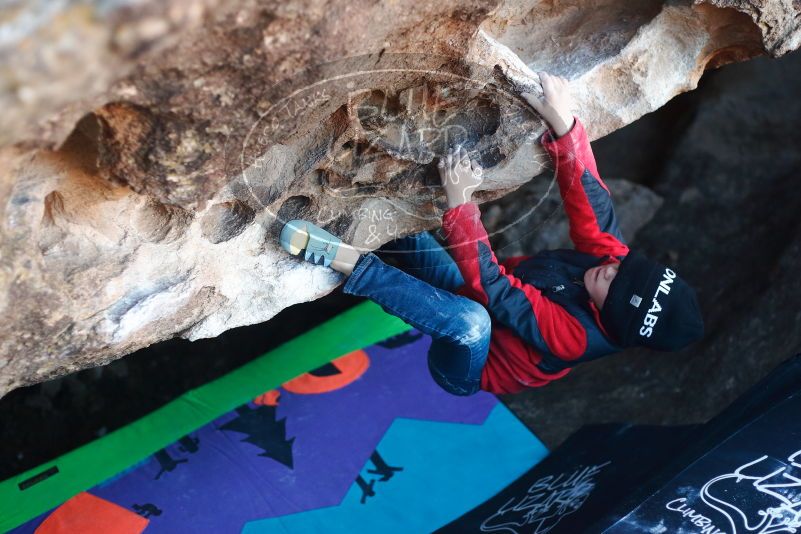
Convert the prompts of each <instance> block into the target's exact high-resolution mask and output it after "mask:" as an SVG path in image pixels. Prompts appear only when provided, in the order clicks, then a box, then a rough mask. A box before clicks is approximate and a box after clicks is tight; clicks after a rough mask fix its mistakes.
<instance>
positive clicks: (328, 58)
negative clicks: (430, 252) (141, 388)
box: [0, 0, 801, 394]
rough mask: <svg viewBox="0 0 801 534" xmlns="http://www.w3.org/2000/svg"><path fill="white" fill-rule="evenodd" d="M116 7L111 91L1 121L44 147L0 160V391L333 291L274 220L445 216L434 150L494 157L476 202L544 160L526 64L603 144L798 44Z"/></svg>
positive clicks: (178, 6) (383, 8)
mask: <svg viewBox="0 0 801 534" xmlns="http://www.w3.org/2000/svg"><path fill="white" fill-rule="evenodd" d="M101 4H103V3H100V4H98V6H101ZM110 4H111V5H112V6H113V5H114V2H111V3H110ZM123 4H124V3H123ZM65 5H67V6H68V7H66V8H64V9H65V10H68V9H74V8H75V7H74V6H73V5H72V4H65ZM19 9H24V8H19ZM96 9H100V7H97V6H96ZM107 9H111V10H113V9H114V8H113V7H108V8H107ZM117 9H121V8H117ZM124 9H126V10H127V11H125V13H124V14H123V15H119V13H117V12H114V13H117V14H116V15H107V16H108V17H111V18H113V16H118V17H119V20H121V21H122V22H119V24H121V25H122V26H121V27H130V28H134V29H133V30H131V31H130V33H131V35H132V37H129V38H128V40H127V41H125V42H126V43H128V48H125V47H123V48H122V50H127V52H126V53H120V52H119V50H120V48H119V47H118V48H117V49H115V50H116V51H115V50H112V52H108V51H104V52H103V53H106V54H110V55H109V56H108V57H110V58H119V61H116V62H112V63H113V64H111V65H108V66H106V67H105V70H104V68H103V67H97V69H96V70H97V72H95V71H93V70H92V69H87V70H88V71H89V72H90V74H91V75H92V76H95V78H98V79H100V82H98V84H99V85H100V86H102V87H101V88H99V89H98V88H97V87H96V86H92V85H91V83H90V81H91V80H87V79H81V77H80V74H73V73H58V72H57V73H56V77H55V78H56V79H57V80H69V84H68V85H65V87H75V88H76V89H75V90H74V91H67V93H68V94H69V97H67V96H65V95H64V94H62V93H60V95H59V99H57V100H58V102H56V103H53V104H52V106H55V105H56V104H57V105H58V106H59V108H60V107H62V106H64V111H62V112H61V113H59V114H58V115H57V116H56V117H55V119H49V120H46V121H44V122H42V119H45V118H47V117H48V116H49V115H50V113H51V112H53V111H54V110H53V109H49V108H50V106H42V107H43V108H44V109H43V110H41V114H40V110H39V106H29V107H28V108H25V109H22V110H20V111H18V112H15V114H12V115H10V118H9V119H8V120H9V121H10V122H9V123H8V124H7V128H4V129H3V130H4V131H7V132H14V133H11V134H5V135H6V138H5V139H6V140H7V141H10V140H21V139H22V137H20V136H17V135H16V132H17V131H22V129H18V128H16V126H17V125H19V124H21V123H24V122H28V123H38V124H40V126H38V127H36V128H34V129H33V130H31V131H32V132H33V133H31V134H27V135H30V136H32V137H35V139H36V140H35V141H30V140H29V141H25V142H18V143H16V144H15V145H12V146H8V147H7V148H5V149H4V150H3V151H2V152H0V198H1V199H2V204H0V221H1V222H0V224H2V226H0V228H1V230H0V232H2V234H1V237H0V239H1V241H0V295H2V300H0V308H2V311H3V315H4V319H5V320H4V322H3V325H2V326H0V394H2V393H4V392H7V391H8V390H10V389H13V388H15V387H18V386H20V385H25V384H30V383H33V382H37V381H41V380H44V379H46V378H49V377H52V376H55V375H58V374H63V373H67V372H71V371H74V370H77V369H80V368H83V367H87V366H92V365H99V364H102V363H106V362H108V361H110V360H111V359H114V358H116V357H119V356H121V355H124V354H126V353H128V352H131V351H133V350H135V349H137V348H140V347H143V346H146V345H148V344H151V343H154V342H156V341H159V340H163V339H166V338H169V337H173V336H183V337H187V338H189V339H197V338H202V337H209V336H215V335H217V334H219V333H220V332H222V331H224V330H226V329H229V328H233V327H235V326H240V325H245V324H252V323H256V322H261V321H265V320H267V319H269V318H270V317H272V316H273V315H275V314H276V313H277V312H278V311H280V310H281V309H283V308H285V307H287V306H289V305H291V304H293V303H296V302H301V301H307V300H311V299H314V298H316V297H319V296H321V295H324V294H325V293H327V292H329V291H331V290H332V289H333V288H334V287H335V286H336V285H337V283H339V281H340V278H339V276H338V275H336V274H335V273H332V272H330V271H329V270H327V269H324V268H318V267H313V266H311V265H309V264H305V263H301V262H298V261H296V260H295V259H294V258H291V257H289V256H287V255H285V254H284V253H282V252H281V251H280V249H279V248H278V247H277V245H276V241H275V236H276V235H277V232H278V230H279V229H280V227H281V225H282V222H283V221H286V220H288V219H291V218H308V219H311V220H313V221H315V222H317V223H318V224H321V225H323V226H325V227H326V228H327V229H329V230H330V231H332V232H335V233H337V234H339V235H342V236H343V237H344V238H346V239H347V240H349V241H352V242H354V243H355V244H356V245H358V246H361V247H363V248H365V249H367V250H369V249H374V248H376V247H378V246H379V245H381V244H382V243H383V242H386V241H388V240H390V239H392V238H393V237H395V236H400V235H403V234H406V233H410V232H413V231H416V230H420V229H424V228H433V227H436V226H438V225H439V221H440V217H441V214H442V210H443V207H444V206H443V202H442V201H443V198H442V197H441V195H440V192H439V188H438V187H437V186H436V184H437V177H436V171H435V161H436V157H437V155H439V154H441V153H442V152H443V151H444V150H445V149H447V148H448V147H449V146H452V145H453V144H456V143H459V144H462V145H464V146H466V147H467V148H468V149H469V150H470V151H471V153H472V154H473V156H474V157H476V158H478V159H480V161H481V162H482V164H483V165H484V167H485V169H486V174H485V176H486V179H485V183H484V184H483V185H482V188H483V190H482V191H480V192H479V194H478V199H479V200H480V201H484V200H490V199H494V198H498V197H500V196H503V195H504V194H506V193H509V192H510V191H513V190H515V189H516V188H517V187H519V186H520V185H522V184H524V183H526V182H527V181H530V180H531V179H532V178H533V177H534V176H538V175H540V174H542V173H543V172H547V171H548V164H547V163H548V162H547V160H546V159H545V158H544V157H543V153H542V151H541V150H540V149H539V148H538V146H537V144H536V138H537V136H538V134H539V133H541V132H542V131H543V129H544V126H543V125H542V123H541V121H539V119H538V118H537V117H536V116H535V115H534V114H533V113H532V112H531V111H530V110H529V109H528V108H527V107H526V106H525V105H524V103H523V102H522V101H521V100H520V98H519V92H520V91H521V90H532V89H536V75H535V74H534V73H533V70H541V69H544V70H548V71H551V72H554V73H557V74H561V75H564V76H566V77H567V78H569V79H570V80H571V87H572V89H573V91H574V94H575V96H576V100H577V106H578V109H577V110H576V112H577V114H578V115H580V116H581V117H582V120H583V122H584V123H585V124H586V125H587V127H588V131H589V133H590V136H591V138H593V139H594V138H597V137H601V136H603V135H605V134H607V133H609V132H612V131H614V130H616V129H617V128H620V127H621V126H623V125H626V124H628V123H630V122H632V121H634V120H635V119H637V118H638V117H640V116H642V115H643V114H645V113H648V112H650V111H653V110H654V109H656V108H658V107H659V106H661V105H663V104H664V103H665V102H666V101H668V100H669V99H670V98H672V97H673V96H675V95H676V94H678V93H681V92H683V91H687V90H689V89H692V88H694V87H695V85H696V83H697V81H698V79H699V78H700V76H701V75H702V73H703V72H704V70H705V69H707V68H713V67H718V66H720V65H723V64H725V63H729V62H733V61H740V60H745V59H748V58H751V57H754V56H757V55H765V54H768V55H772V56H778V55H781V54H784V53H786V52H787V51H789V50H792V49H794V48H796V47H798V45H799V20H800V19H799V11H801V5H799V3H798V2H797V1H795V2H792V3H791V2H790V1H789V0H786V1H782V2H780V1H776V2H762V3H759V2H747V3H746V2H742V3H740V2H695V3H691V2H668V3H661V2H653V1H638V2H626V3H625V4H624V3H620V2H612V1H606V0H602V1H592V2H565V3H553V2H540V1H533V0H532V1H523V2H520V1H517V2H502V1H494V2H490V1H483V2H481V1H472V2H462V1H460V2H456V1H439V2H392V3H387V2H379V3H374V2H367V1H355V2H353V1H350V2H344V1H343V2H322V1H314V0H305V1H293V2H277V1H276V2H258V3H256V2H250V1H245V0H240V1H236V2H225V3H222V2H220V3H219V4H217V3H215V2H211V1H206V2H200V1H197V2H191V1H188V0H187V1H185V2H180V1H178V0H173V1H170V2H166V3H164V2H162V3H160V5H159V6H156V4H155V3H153V4H151V3H148V2H143V3H136V4H131V5H129V6H127V7H124ZM153 13H156V14H159V13H160V14H162V15H163V16H162V17H161V18H159V16H156V15H152V14H153ZM149 14H150V15H149ZM54 16H55V15H54ZM170 17H172V18H170ZM159 20H168V21H171V22H170V23H169V25H168V26H167V27H166V28H165V27H163V26H159V23H158V21H159ZM125 21H128V23H127V24H128V26H125V24H126V22H125ZM131 21H133V22H131ZM99 27H100V28H102V27H103V26H102V25H101V26H99ZM42 28H45V29H51V30H52V32H51V33H53V34H54V35H61V34H59V33H58V31H57V28H55V29H52V28H48V27H47V26H46V25H45V26H41V27H40V28H39V30H37V31H44V30H43V29H42ZM148 28H150V29H148ZM157 30H159V31H157ZM65 31H66V30H65ZM98 31H103V30H98ZM123 34H124V32H123ZM2 35H8V34H2ZM113 35H115V36H119V32H117V33H113ZM29 37H30V35H29V34H25V35H23V36H22V37H19V38H18V39H17V40H16V41H15V40H14V36H13V35H12V36H11V37H10V38H9V39H11V43H12V45H14V44H19V42H20V40H24V39H29ZM136 43H140V44H141V46H137V45H136ZM142 43H143V44H142ZM6 44H7V43H0V45H4V46H5V45H6ZM50 44H52V43H50ZM41 46H42V47H43V49H46V48H47V46H49V45H48V43H47V36H45V37H43V42H41ZM91 46H92V45H91V44H90V45H89V48H90V49H91ZM96 48H97V49H98V51H99V50H101V49H102V46H101V45H99V44H96ZM90 51H91V50H90ZM3 53H4V54H9V53H10V52H9V50H8V49H7V50H5V52H3ZM98 53H100V52H98ZM114 53H116V54H117V55H116V56H114ZM104 57H106V56H104ZM341 58H345V59H341ZM19 62H20V63H21V66H20V69H21V70H20V72H22V73H25V74H26V76H27V78H26V79H27V80H28V85H25V87H24V89H25V91H23V93H22V94H24V95H27V96H26V98H27V99H28V101H30V102H34V103H35V102H39V101H47V98H46V95H48V94H49V93H48V91H49V88H48V83H50V80H52V79H53V78H54V77H53V76H52V75H49V76H39V77H37V76H36V75H35V73H36V69H35V68H33V67H31V66H29V65H28V66H26V63H25V60H24V57H23V58H22V59H19ZM101 64H102V63H101ZM101 71H102V72H101ZM62 74H63V76H62ZM59 76H61V77H59ZM118 76H119V78H118V79H117V77H118ZM40 79H41V80H47V83H46V82H44V81H40ZM111 79H116V81H115V82H114V83H110V84H109V83H107V81H108V80H111ZM87 84H88V85H87ZM87 86H92V87H93V88H92V89H91V90H89V91H87V92H86V93H83V92H82V90H81V89H82V88H84V87H87ZM18 93H19V91H18ZM74 93H78V94H74ZM3 94H4V95H5V97H8V95H9V94H10V93H9V91H7V90H6V91H5V92H4V93H3ZM73 97H74V98H73ZM3 120H6V118H4V119H3Z"/></svg>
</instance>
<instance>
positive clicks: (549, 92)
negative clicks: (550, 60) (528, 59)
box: [521, 71, 574, 137]
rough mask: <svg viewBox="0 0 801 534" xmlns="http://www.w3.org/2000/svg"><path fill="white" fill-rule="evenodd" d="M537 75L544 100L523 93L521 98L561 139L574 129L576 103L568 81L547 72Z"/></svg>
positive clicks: (540, 72)
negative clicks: (571, 94)
mask: <svg viewBox="0 0 801 534" xmlns="http://www.w3.org/2000/svg"><path fill="white" fill-rule="evenodd" d="M537 74H538V75H539V77H540V83H541V84H542V95H543V96H542V98H540V97H539V96H538V95H535V94H532V93H523V94H522V95H521V96H522V97H523V98H525V99H526V102H528V103H529V104H530V105H531V107H533V108H534V110H535V111H536V112H537V113H539V114H540V115H541V116H542V118H543V119H545V121H546V122H547V123H548V125H549V126H550V127H551V129H552V130H553V131H554V133H555V134H556V137H561V136H563V135H565V134H566V133H567V132H569V131H570V129H571V128H573V120H574V119H573V111H572V110H573V107H574V103H573V98H572V97H571V96H570V87H569V85H568V81H567V80H566V79H565V78H563V77H562V76H552V75H550V74H548V73H547V72H545V71H539V72H537Z"/></svg>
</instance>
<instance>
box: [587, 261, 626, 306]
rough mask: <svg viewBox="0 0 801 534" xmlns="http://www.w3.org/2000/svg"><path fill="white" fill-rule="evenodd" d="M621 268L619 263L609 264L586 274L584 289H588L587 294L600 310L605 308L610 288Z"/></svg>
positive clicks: (594, 268)
mask: <svg viewBox="0 0 801 534" xmlns="http://www.w3.org/2000/svg"><path fill="white" fill-rule="evenodd" d="M619 268H620V264H619V263H607V264H606V265H598V266H597V267H593V268H591V269H587V272H585V273H584V287H585V288H587V293H589V294H590V298H591V299H592V301H593V302H594V303H595V305H596V306H597V307H598V309H599V310H600V309H601V308H603V305H604V301H605V300H606V295H607V294H608V293H609V286H610V285H612V280H614V279H615V276H617V270H618V269H619Z"/></svg>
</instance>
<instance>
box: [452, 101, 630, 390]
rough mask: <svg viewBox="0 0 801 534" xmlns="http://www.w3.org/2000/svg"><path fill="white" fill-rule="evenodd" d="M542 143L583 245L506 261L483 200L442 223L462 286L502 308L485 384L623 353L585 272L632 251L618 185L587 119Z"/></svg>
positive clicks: (518, 381) (501, 386) (537, 382)
mask: <svg viewBox="0 0 801 534" xmlns="http://www.w3.org/2000/svg"><path fill="white" fill-rule="evenodd" d="M540 142H541V144H542V146H543V147H544V148H545V150H546V151H547V152H548V153H549V155H550V157H551V159H552V161H553V163H554V167H555V170H556V178H557V181H558V184H559V190H560V193H561V196H562V199H563V202H564V207H565V211H566V212H567V215H568V218H569V220H570V238H571V240H572V241H573V244H574V245H575V248H576V250H575V251H572V250H571V251H544V252H540V253H538V254H536V255H535V256H522V257H515V258H510V259H508V260H505V261H503V262H499V261H498V259H497V258H496V257H495V254H494V253H493V252H492V250H491V248H490V244H489V240H488V238H487V232H486V230H485V229H484V226H483V225H482V223H481V219H480V212H479V209H478V206H477V205H476V204H475V203H472V202H470V203H466V204H462V205H460V206H458V207H455V208H452V209H449V210H447V211H446V212H445V214H444V216H443V222H442V227H443V230H444V232H445V236H446V239H447V242H448V245H449V247H450V249H449V250H450V252H451V255H452V256H453V258H454V260H455V261H456V263H457V265H458V266H459V270H460V271H461V273H462V276H463V277H464V280H465V285H464V286H463V287H462V288H460V290H459V291H458V293H459V294H461V295H464V296H467V297H469V298H471V299H473V300H475V301H477V302H479V303H481V304H482V305H484V306H485V307H486V308H487V310H488V311H489V313H490V316H491V317H492V337H491V341H490V349H489V356H488V358H487V363H486V366H485V367H484V371H483V374H482V380H481V387H482V389H484V390H486V391H490V392H493V393H515V392H518V391H521V390H522V389H524V388H526V387H536V386H543V385H545V384H547V383H549V382H550V381H551V380H555V379H557V378H561V377H563V376H564V375H566V374H567V373H568V372H569V371H570V368H571V367H573V366H574V365H575V364H577V363H581V362H583V361H587V360H590V359H594V358H598V357H600V356H604V355H606V354H609V353H612V352H617V351H618V350H620V347H619V346H617V345H616V344H615V342H614V340H612V339H610V338H609V336H608V335H607V334H606V332H605V331H604V329H603V326H602V325H601V323H600V319H599V314H598V309H597V308H596V307H595V305H594V304H593V303H592V301H591V300H590V299H589V294H588V293H587V292H586V290H585V289H584V287H583V273H584V272H585V271H586V270H587V269H588V268H590V267H592V266H594V265H599V264H602V263H608V262H611V261H620V260H621V259H622V258H623V257H625V256H626V255H627V254H628V251H629V249H628V247H627V246H626V245H625V244H624V243H623V240H622V238H621V236H620V231H619V230H618V226H617V219H616V218H615V214H614V208H613V207H612V201H611V197H610V194H609V189H608V188H607V187H606V185H605V184H604V183H603V181H602V180H601V179H600V177H599V176H598V170H597V168H596V166H595V158H594V157H593V154H592V150H591V149H590V143H589V139H588V138H587V134H586V132H585V130H584V126H583V125H582V124H581V122H580V121H579V119H578V118H577V117H575V124H574V125H573V128H572V129H571V130H570V132H568V133H567V134H565V135H564V136H562V137H560V138H558V139H556V140H554V139H553V136H552V134H551V132H550V131H548V132H545V133H544V134H543V135H542V137H541V139H540Z"/></svg>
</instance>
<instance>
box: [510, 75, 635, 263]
mask: <svg viewBox="0 0 801 534" xmlns="http://www.w3.org/2000/svg"><path fill="white" fill-rule="evenodd" d="M538 74H539V76H540V80H541V81H542V89H543V98H539V97H538V96H537V95H533V94H529V93H524V94H523V97H524V98H525V99H526V100H527V101H528V102H529V104H531V106H532V107H533V108H534V109H535V110H536V111H537V112H538V113H539V114H540V115H542V117H543V118H544V119H545V120H546V121H547V122H548V125H549V126H550V127H551V129H550V130H548V131H546V132H545V133H544V134H543V135H542V137H541V139H540V143H541V144H542V146H543V148H544V149H545V150H546V151H547V152H548V154H549V155H550V156H551V160H552V161H553V164H554V167H555V171H556V178H557V182H558V183H559V191H560V193H561V195H562V200H563V201H564V206H565V211H566V212H567V216H568V219H569V221H570V238H571V239H572V241H573V244H574V245H575V246H576V249H577V250H579V251H580V252H586V253H588V254H593V255H596V256H606V255H609V256H625V255H627V254H628V252H629V249H628V247H627V246H626V245H625V244H624V242H623V237H622V236H621V234H620V229H619V228H618V224H617V218H616V217H615V210H614V207H613V206H612V197H611V195H610V192H609V189H608V188H607V187H606V184H604V182H603V180H601V178H600V176H599V175H598V169H597V167H596V165H595V157H594V156H593V153H592V149H591V148H590V140H589V138H588V137H587V133H586V131H585V130H584V125H583V124H582V123H581V121H580V120H579V119H578V117H576V116H575V115H573V112H572V108H573V101H572V98H571V96H570V91H569V88H568V83H567V80H565V79H564V78H562V77H558V76H551V75H549V74H547V73H545V72H539V73H538Z"/></svg>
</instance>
